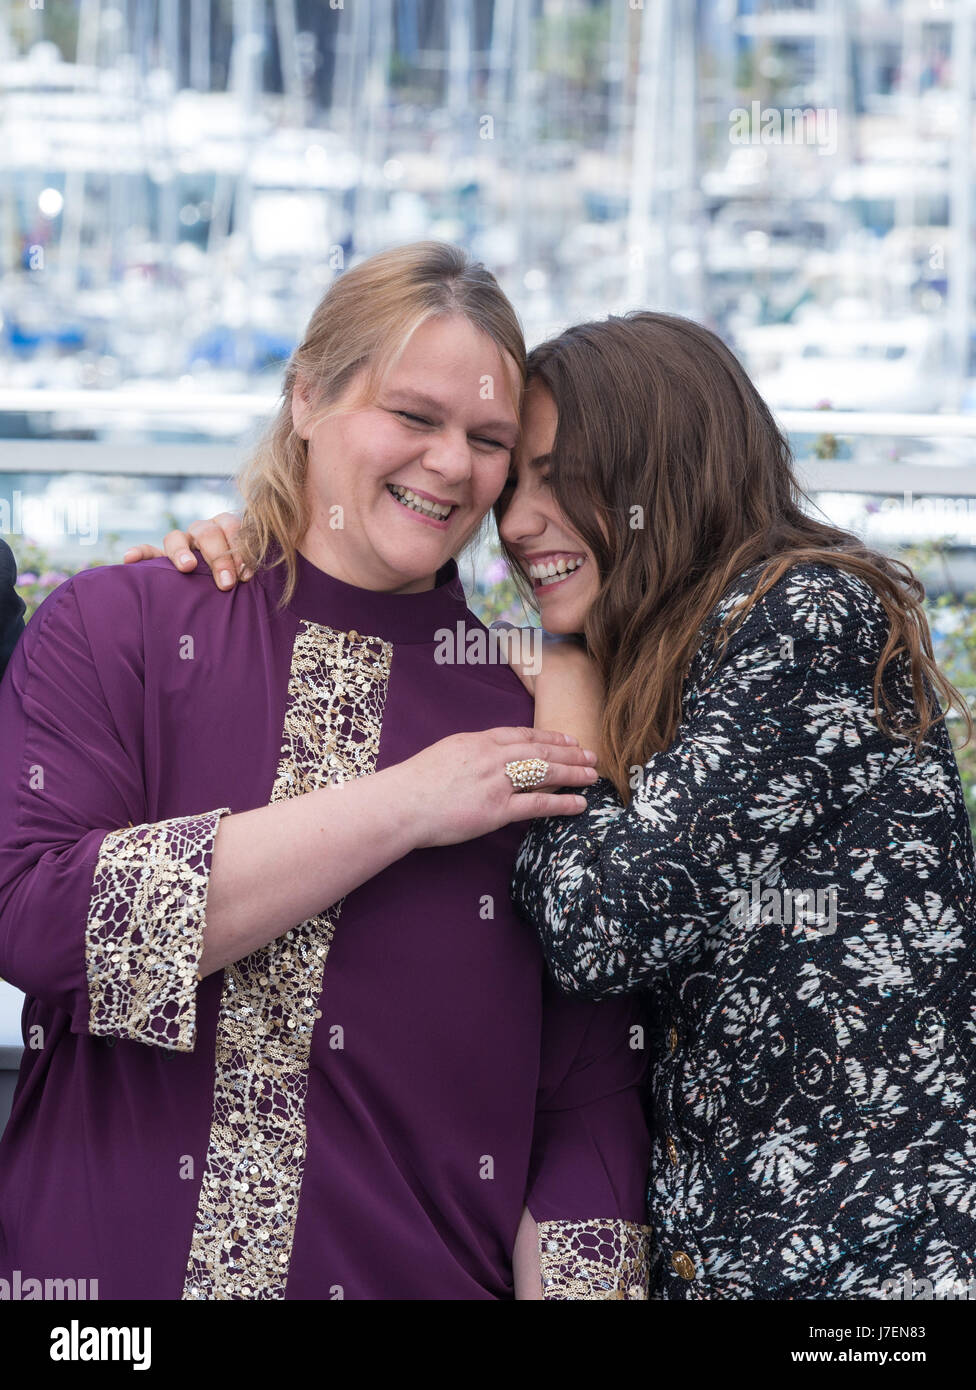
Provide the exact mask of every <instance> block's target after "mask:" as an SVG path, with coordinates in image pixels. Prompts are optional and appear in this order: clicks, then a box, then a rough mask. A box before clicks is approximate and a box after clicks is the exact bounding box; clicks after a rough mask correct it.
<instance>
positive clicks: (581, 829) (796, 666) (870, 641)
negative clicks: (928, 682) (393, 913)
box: [512, 565, 912, 999]
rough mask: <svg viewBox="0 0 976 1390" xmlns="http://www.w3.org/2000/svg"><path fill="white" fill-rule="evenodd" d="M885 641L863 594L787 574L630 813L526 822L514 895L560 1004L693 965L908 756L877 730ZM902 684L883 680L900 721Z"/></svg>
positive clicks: (715, 665) (709, 672) (875, 610)
mask: <svg viewBox="0 0 976 1390" xmlns="http://www.w3.org/2000/svg"><path fill="white" fill-rule="evenodd" d="M886 638H887V619H886V615H885V613H884V610H883V608H882V607H881V604H880V601H879V600H878V599H877V597H876V596H875V595H874V593H873V590H871V589H870V588H869V586H868V585H867V584H865V583H864V582H862V581H861V580H859V579H857V578H855V577H854V576H852V575H850V574H846V573H844V572H842V571H839V570H838V569H836V568H834V567H832V566H827V565H805V566H800V567H794V569H792V570H788V571H787V573H786V574H785V575H784V576H783V577H782V578H781V580H780V581H779V582H778V583H777V584H775V585H774V586H773V587H772V588H771V589H770V590H769V591H768V592H767V593H766V594H765V595H764V596H763V598H762V599H760V600H759V601H758V602H757V603H755V604H754V605H753V608H752V609H751V611H750V612H749V614H748V615H747V616H746V618H745V619H744V620H743V621H742V622H741V624H740V626H739V627H738V629H737V630H736V631H735V632H734V633H733V635H732V637H731V639H730V641H729V644H728V647H727V649H726V651H725V653H724V654H723V655H722V656H721V657H720V658H718V659H715V658H714V657H712V658H711V659H710V660H709V659H704V660H700V657H701V653H699V657H698V658H696V662H695V663H693V671H694V670H695V668H696V667H697V668H698V669H697V674H696V677H695V679H694V680H693V681H691V682H690V683H689V684H690V694H689V698H688V700H687V702H686V706H685V710H684V717H683V720H682V723H681V724H680V726H679V729H678V732H677V736H676V738H675V740H674V742H673V743H672V744H671V745H670V747H669V748H667V749H666V750H664V751H662V752H660V753H656V754H654V755H653V756H652V757H651V758H650V759H649V760H648V762H647V764H646V766H645V767H644V769H643V773H642V776H641V778H640V785H639V787H638V789H637V790H636V791H635V794H634V797H633V800H632V801H631V804H630V805H629V807H627V808H626V809H625V808H624V807H623V805H622V803H621V801H620V798H619V797H618V795H617V793H616V790H615V788H614V787H613V785H612V783H610V782H609V781H608V780H607V779H605V778H601V779H600V780H598V781H597V782H595V783H593V784H592V786H590V787H587V788H583V789H582V792H583V795H584V796H585V798H586V800H587V802H588V809H587V810H586V811H584V812H582V813H581V814H580V815H579V816H576V817H566V818H558V819H557V818H551V819H547V820H538V821H534V822H533V823H532V825H531V826H530V828H529V831H528V833H527V835H526V836H525V839H524V840H523V842H522V847H521V850H520V853H519V857H518V860H517V864H516V870H515V877H514V882H513V886H512V893H513V898H514V901H515V904H516V907H517V908H518V910H519V911H520V913H521V914H522V915H523V916H524V917H525V918H526V919H527V920H528V921H530V922H531V923H532V924H533V925H534V926H535V927H536V929H537V930H538V932H539V933H540V935H541V938H542V944H543V949H544V951H545V953H546V956H547V958H548V960H549V964H550V966H551V968H552V971H553V973H554V975H555V977H556V979H557V980H558V981H559V983H560V984H561V985H562V987H563V988H564V989H566V990H569V991H574V992H577V993H579V994H583V995H585V996H587V997H590V998H594V999H598V998H602V997H603V996H606V995H612V994H621V993H625V992H627V991H630V990H634V989H639V988H641V987H642V986H645V987H646V986H647V985H649V984H650V983H651V982H652V980H653V979H654V977H655V975H656V974H657V973H658V972H661V971H664V970H667V969H668V968H669V967H670V966H672V965H674V964H675V963H677V962H679V961H686V962H687V961H688V960H689V959H692V958H694V957H695V956H696V955H697V954H698V953H699V951H700V949H701V946H702V943H703V940H704V939H705V938H707V936H708V934H709V933H711V932H714V931H715V930H716V929H717V927H718V924H719V923H720V922H721V921H722V920H723V919H724V918H725V917H726V916H727V915H728V914H730V913H734V912H745V906H744V904H745V900H746V897H747V896H748V897H749V898H750V899H751V891H750V885H752V884H754V883H762V882H763V881H765V880H771V881H772V882H775V881H776V876H777V874H778V872H779V869H780V866H782V865H783V864H785V863H787V862H788V861H790V860H791V859H793V858H794V857H795V856H796V855H797V853H798V852H799V851H800V848H801V846H802V845H803V844H804V842H805V841H806V840H807V839H808V838H810V837H811V836H813V835H817V834H821V833H824V832H825V831H827V830H829V826H830V824H831V822H833V821H834V820H837V819H839V818H840V817H842V816H843V814H844V813H845V811H846V809H847V808H848V807H849V806H850V804H851V803H852V802H853V801H855V800H857V798H859V797H861V796H864V795H865V794H869V793H870V792H871V791H872V790H873V789H874V788H875V787H876V786H877V784H878V783H879V782H880V780H881V779H882V778H883V777H885V776H887V775H888V774H889V773H890V772H892V771H893V769H894V768H896V767H898V766H900V765H901V764H902V763H903V762H905V761H906V759H908V758H909V757H910V756H912V750H911V745H910V744H909V743H908V741H907V740H897V741H895V740H892V739H890V738H888V737H887V736H886V735H884V734H882V733H881V731H880V730H879V728H878V726H877V723H876V722H875V718H874V713H873V711H874V697H873V692H872V682H873V679H874V672H875V668H876V665H877V661H878V658H879V657H880V654H881V650H882V648H883V645H884V642H885V641H886ZM892 664H894V663H892ZM709 667H710V669H709ZM904 682H905V674H904V672H903V671H901V672H899V673H898V674H897V677H893V676H892V674H891V667H889V668H888V669H887V670H886V672H885V676H884V687H883V688H884V689H885V691H886V692H887V693H888V695H889V698H891V699H892V702H893V704H894V707H895V710H896V712H899V707H901V709H904V707H905V704H904V702H905V701H906V700H907V699H908V697H909V694H910V688H909V691H908V692H906V689H905V684H904ZM638 771H639V769H638ZM749 910H750V912H751V913H752V916H751V917H750V918H749V920H750V921H753V920H754V919H755V914H754V911H753V909H752V907H751V906H750V909H749ZM732 920H739V919H737V918H733V919H732ZM815 921H816V919H815V917H813V916H810V917H807V922H808V923H810V930H814V929H815V926H814V924H815Z"/></svg>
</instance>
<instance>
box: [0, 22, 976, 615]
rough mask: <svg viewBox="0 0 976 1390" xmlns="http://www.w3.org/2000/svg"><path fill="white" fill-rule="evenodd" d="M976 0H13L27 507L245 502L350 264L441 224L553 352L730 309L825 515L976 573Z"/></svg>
mask: <svg viewBox="0 0 976 1390" xmlns="http://www.w3.org/2000/svg"><path fill="white" fill-rule="evenodd" d="M35 5H38V7H36V8H35ZM974 14H976V0H925V2H924V3H919V0H847V2H846V3H840V0H806V2H805V3H804V2H803V0H789V3H784V2H783V0H643V3H641V0H450V3H448V0H344V2H342V0H43V3H42V4H39V2H38V0H34V3H33V4H32V3H31V0H2V3H0V316H2V325H0V356H2V365H3V375H2V379H0V436H2V439H0V487H2V488H3V490H4V496H5V498H6V499H7V502H8V507H7V510H6V512H5V514H4V515H3V516H0V525H2V526H3V529H5V530H6V531H8V532H10V531H12V532H13V533H14V535H15V536H16V535H18V534H21V535H24V536H25V537H29V538H30V539H31V540H34V541H36V542H37V543H38V544H39V546H40V547H41V548H42V549H43V550H44V552H45V553H46V554H50V556H51V557H52V558H53V560H54V561H56V562H57V563H59V564H65V565H77V564H80V563H90V562H91V560H92V558H93V556H94V555H95V554H96V553H97V555H98V557H99V558H100V559H104V558H113V557H114V556H117V555H119V554H121V549H123V548H124V547H125V546H126V545H128V544H130V543H132V542H133V541H135V540H143V539H147V538H150V537H153V538H156V539H158V538H159V537H160V536H161V534H162V532H163V531H164V530H166V529H168V527H169V526H170V525H171V524H175V523H176V522H179V523H186V522H189V521H190V520H192V519H193V518H195V517H196V516H199V515H205V514H209V513H211V512H213V511H214V510H217V509H219V508H220V507H222V506H224V505H225V504H231V505H232V504H233V491H232V489H231V488H230V487H229V485H228V481H227V480H228V478H229V476H230V474H231V473H232V472H233V471H234V469H235V468H236V467H237V465H238V464H239V462H240V460H241V458H242V457H243V455H244V452H245V451H246V448H247V444H248V441H249V440H250V439H251V438H252V436H253V431H254V430H255V428H256V427H257V425H258V423H259V422H260V421H261V419H262V418H264V417H265V416H266V414H267V413H268V411H269V410H270V409H271V408H272V407H273V405H274V404H275V400H276V397H277V393H278V388H279V381H280V371H281V363H282V360H283V359H284V358H285V357H287V355H288V353H289V351H290V350H291V348H292V347H293V345H294V344H295V342H296V341H297V339H298V336H299V335H300V333H301V330H302V328H303V326H304V323H305V321H306V319H307V317H308V315H309V313H310V311H311V309H312V308H313V306H314V304H315V303H316V301H317V299H318V298H319V296H320V295H321V293H322V291H323V289H324V288H325V287H326V286H327V285H328V283H329V282H330V280H331V279H332V277H333V276H334V275H336V274H339V273H341V271H342V269H343V267H344V266H347V265H349V264H351V263H353V262H354V261H355V260H356V259H357V258H360V257H363V256H366V255H369V254H370V253H371V252H373V251H375V250H378V249H380V248H381V247H384V246H388V245H391V244H393V243H396V242H402V241H407V240H412V239H415V238H419V237H437V238H440V239H444V240H448V241H456V242H459V243H461V244H463V245H465V246H467V247H469V248H470V249H471V250H472V251H473V252H475V253H476V254H477V255H478V256H479V257H481V258H482V259H484V260H485V262H486V263H487V264H488V265H489V266H490V267H491V268H492V269H493V270H495V272H496V273H497V274H498V276H499V278H500V280H501V283H502V285H503V287H504V288H505V289H506V291H507V292H508V293H509V295H510V296H511V298H512V299H513V301H514V302H515V304H516V305H517V307H518V309H519V311H520V313H521V315H522V318H523V322H524V324H525V328H526V336H527V339H528V341H529V343H530V344H532V343H534V342H537V341H539V340H540V339H542V338H543V337H545V336H547V335H549V334H550V333H552V332H553V331H557V330H558V329H560V328H561V327H563V326H565V325H566V324H568V323H571V322H573V321H576V320H579V319H583V318H588V317H601V316H603V315H605V314H606V313H608V312H619V311H623V310H626V309H628V308H633V307H637V306H643V307H654V308H659V309H669V310H673V311H676V312H679V313H684V314H688V315H690V316H692V317H694V318H696V319H699V320H701V321H702V322H704V323H706V324H708V325H709V326H710V327H713V328H715V329H716V330H717V331H718V332H719V333H720V334H722V336H723V337H724V338H725V339H726V340H727V341H728V342H729V343H730V344H731V345H732V346H733V347H734V348H735V350H736V351H737V352H738V353H739V355H740V356H741V358H742V360H743V361H744V362H745V363H746V365H747V367H748V368H749V369H750V371H751V372H752V374H753V375H754V377H755V379H756V380H757V382H758V384H759V385H760V387H761V389H762V390H763V392H764V394H765V395H766V397H767V399H768V400H769V401H770V403H771V404H772V405H773V406H774V408H776V410H777V412H778V413H779V415H780V418H781V419H782V420H783V422H784V424H785V425H786V426H787V427H788V429H789V432H790V434H791V437H792V438H793V442H794V447H795V449H796V452H797V455H798V457H799V459H800V461H801V469H800V471H801V474H802V475H803V477H804V480H805V482H806V483H807V484H808V486H809V487H810V489H811V492H812V493H813V494H814V495H815V499H816V502H817V504H818V505H819V506H820V507H821V508H823V509H824V510H825V511H826V512H827V513H828V514H829V515H830V516H831V517H832V518H834V519H836V520H838V521H841V522H842V523H843V524H847V525H857V526H858V527H859V528H860V529H861V530H862V531H863V532H865V533H866V534H869V535H870V536H871V537H872V538H873V539H874V540H875V541H876V542H877V543H879V544H883V545H887V546H896V545H899V544H904V543H906V542H923V543H925V542H932V541H947V539H951V544H950V545H948V546H947V545H946V544H943V545H942V546H941V553H940V558H939V559H938V561H937V562H935V563H933V564H931V565H930V567H929V570H928V578H929V581H930V583H931V585H932V586H933V589H934V591H936V592H937V591H939V590H940V589H941V588H944V587H945V586H946V585H947V584H948V583H949V582H950V579H951V581H952V583H954V584H956V585H967V586H970V587H973V586H976V480H974V472H976V470H974V469H973V467H972V462H973V457H974V432H976V424H974V421H976V377H974V351H973V339H974V317H973V296H974V288H973V229H972V209H973V179H972V174H973V167H972V166H973V155H972V148H973V90H974V74H973V42H974V35H973V29H974ZM813 411H818V412H820V413H818V414H817V415H814V416H811V412H813ZM834 412H845V416H844V418H842V419H839V420H838V419H837V418H835V416H834ZM850 412H858V418H856V419H854V418H852V417H851V415H850ZM919 417H924V418H919ZM18 503H19V506H18V505H17V504H18ZM16 548H17V547H16V546H15V550H16ZM947 549H948V552H949V555H950V558H951V566H950V568H949V569H948V570H947V568H946V563H945V556H946V552H947ZM28 558H29V556H28ZM22 567H23V566H22ZM27 572H28V573H32V572H33V571H32V570H28V571H27ZM38 577H40V576H38ZM479 578H480V577H479Z"/></svg>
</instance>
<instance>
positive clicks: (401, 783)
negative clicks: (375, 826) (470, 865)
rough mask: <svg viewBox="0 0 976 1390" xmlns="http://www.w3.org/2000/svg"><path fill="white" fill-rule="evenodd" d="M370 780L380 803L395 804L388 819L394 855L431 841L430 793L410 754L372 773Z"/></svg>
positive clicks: (432, 837) (423, 845) (406, 852)
mask: <svg viewBox="0 0 976 1390" xmlns="http://www.w3.org/2000/svg"><path fill="white" fill-rule="evenodd" d="M370 780H371V781H373V782H375V784H376V786H375V791H376V792H377V793H378V795H379V796H380V798H381V800H382V803H383V804H384V805H386V806H395V807H396V815H395V816H394V817H393V818H392V819H391V820H390V821H389V829H390V833H391V835H392V836H393V837H394V838H395V839H396V841H397V848H398V849H399V855H398V857H400V856H402V855H404V854H409V853H410V852H411V851H412V850H415V849H425V848H427V847H428V846H429V845H432V844H433V843H434V835H433V826H432V824H431V823H430V806H431V801H430V796H429V795H428V794H427V789H426V787H425V785H424V779H423V777H422V776H421V775H420V770H419V769H418V768H417V767H416V766H415V765H414V760H413V758H407V759H406V760H405V761H404V762H402V763H396V764H394V766H393V767H387V768H384V769H383V771H382V772H375V773H373V776H372V778H371V779H370Z"/></svg>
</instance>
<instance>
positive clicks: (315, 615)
mask: <svg viewBox="0 0 976 1390" xmlns="http://www.w3.org/2000/svg"><path fill="white" fill-rule="evenodd" d="M280 553H281V552H280V549H279V548H278V547H277V546H273V547H272V549H271V551H270V552H269V555H268V559H269V561H271V562H273V561H274V560H275V559H277V557H278V555H279V554H280ZM295 561H296V564H297V567H298V573H297V581H296V584H295V592H294V593H293V594H292V596H291V600H290V602H289V604H288V608H289V610H290V611H291V612H292V613H293V614H294V615H295V617H297V618H300V619H305V620H307V621H309V622H313V623H318V624H320V625H322V626H326V627H332V628H336V629H337V630H338V631H341V632H352V631H355V632H358V633H359V634H360V635H361V636H363V637H379V638H382V640H383V641H385V642H411V643H418V642H435V641H437V640H438V639H437V638H436V637H435V633H436V631H437V629H438V628H444V627H447V626H453V624H455V623H457V622H460V621H463V620H464V619H465V618H466V617H469V616H470V615H469V614H468V606H467V602H466V600H465V597H464V587H463V585H462V584H461V579H460V575H459V574H458V567H457V564H456V563H455V561H454V560H449V561H448V562H447V564H446V565H444V566H443V568H442V569H440V570H438V572H437V576H436V578H435V581H434V587H433V588H432V589H424V590H422V591H421V592H420V593H417V594H391V593H386V592H384V591H383V590H376V589H359V588H357V587H356V586H355V585H354V584H346V583H345V582H344V581H343V580H341V579H336V578H334V576H333V575H331V574H327V573H326V572H325V570H321V569H319V568H318V566H317V565H313V564H312V562H311V560H307V559H306V558H305V556H304V555H302V554H301V552H299V551H296V553H295ZM260 573H261V574H262V575H263V576H264V577H265V578H266V579H267V580H268V581H269V582H270V584H271V587H272V588H273V591H274V593H275V598H276V599H277V598H280V596H281V593H282V591H283V589H284V584H285V566H284V563H282V564H279V565H276V566H274V568H272V569H269V570H264V571H261V572H260Z"/></svg>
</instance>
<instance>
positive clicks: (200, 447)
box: [0, 387, 976, 497]
mask: <svg viewBox="0 0 976 1390" xmlns="http://www.w3.org/2000/svg"><path fill="white" fill-rule="evenodd" d="M280 399H281V398H280V396H272V395H270V394H264V393H260V394H259V393H240V394H230V393H222V392H211V391H193V390H181V389H180V388H178V387H173V388H167V389H165V390H162V389H141V390H133V391H118V390H116V391H58V390H54V391H47V390H18V389H6V390H0V416H2V415H11V414H15V413H16V414H28V415H33V414H37V415H49V414H52V413H54V414H60V415H66V416H69V417H71V425H72V427H75V428H77V427H91V428H94V427H95V425H97V424H99V423H105V422H107V421H110V420H111V421H114V422H115V423H116V424H121V423H128V422H125V421H123V419H121V418H120V417H125V416H126V415H129V416H136V417H138V420H139V423H141V422H142V421H143V420H144V419H145V417H147V416H148V417H154V418H158V419H161V420H166V421H167V423H168V424H169V425H170V426H172V425H174V424H176V423H180V422H193V424H194V427H195V428H196V429H198V430H199V431H200V433H201V434H205V433H206V427H207V422H208V421H212V422H214V423H216V422H217V421H220V422H221V423H224V424H226V423H227V420H228V417H232V418H233V417H236V418H237V419H238V420H240V421H241V422H242V425H241V433H242V434H245V433H246V434H250V433H251V432H252V431H253V429H254V427H255V426H256V425H258V424H260V422H261V421H262V420H264V419H268V418H269V417H270V416H271V415H272V413H273V412H274V411H275V410H276V409H277V406H278V403H279V401H280ZM777 419H778V420H779V423H780V425H781V426H782V428H783V429H784V430H785V431H786V433H787V434H788V435H789V436H790V437H791V438H793V439H795V438H797V437H798V436H800V435H824V434H829V435H834V436H836V437H837V438H854V437H865V436H883V437H888V438H896V439H919V440H923V439H924V440H936V439H950V438H954V439H960V438H966V439H976V415H908V414H898V413H895V412H885V411H837V410H782V411H779V412H777ZM59 427H62V428H63V427H64V424H63V422H61V423H60V424H59ZM246 447H247V445H246V442H242V441H238V442H232V443H227V442H219V441H216V442H215V441H212V440H210V439H207V438H204V439H201V440H199V441H191V442H186V443H178V442H172V443H170V442H160V441H152V442H147V443H143V442H142V441H140V442H139V443H138V444H131V443H122V442H118V441H116V440H74V439H6V438H0V473H64V472H91V473H125V474H133V475H145V476H170V477H224V476H229V475H230V474H232V473H234V472H235V471H236V470H237V468H238V467H239V466H240V464H241V462H242V460H243V456H244V453H245V451H246ZM973 464H974V465H976V446H974V449H973ZM797 471H798V473H799V475H800V477H801V480H802V482H803V484H804V486H805V487H806V488H807V490H808V491H815V492H870V493H877V494H884V495H890V494H893V493H904V492H911V493H913V494H915V495H916V496H922V495H925V494H929V495H931V494H940V495H951V496H958V497H969V496H976V467H972V468H969V467H965V468H963V467H953V466H951V465H945V464H933V465H931V466H929V465H927V464H922V463H918V462H910V463H898V462H887V461H885V462H879V463H871V464H870V465H868V464H862V463H860V462H858V461H854V460H851V461H843V460H838V459H817V458H810V457H806V456H803V457H801V458H800V459H799V460H798V464H797Z"/></svg>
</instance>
